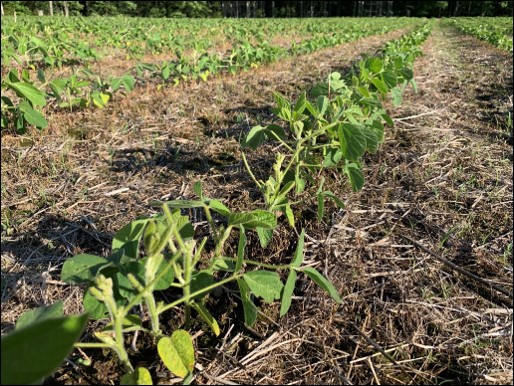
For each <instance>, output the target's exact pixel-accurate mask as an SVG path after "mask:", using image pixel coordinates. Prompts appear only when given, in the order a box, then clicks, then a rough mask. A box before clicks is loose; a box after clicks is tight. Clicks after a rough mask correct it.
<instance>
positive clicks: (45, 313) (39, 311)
mask: <svg viewBox="0 0 514 386" xmlns="http://www.w3.org/2000/svg"><path fill="white" fill-rule="evenodd" d="M63 312H64V303H63V302H62V301H58V302H57V303H55V304H52V305H51V306H47V307H40V308H36V309H34V310H30V311H27V312H25V313H24V314H23V315H21V316H20V317H19V318H18V321H17V322H16V329H17V330H18V329H20V328H23V327H26V326H28V325H30V324H32V323H34V322H39V321H41V320H45V319H52V318H54V319H55V318H59V317H61V316H63Z"/></svg>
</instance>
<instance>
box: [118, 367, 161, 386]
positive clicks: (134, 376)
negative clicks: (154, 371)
mask: <svg viewBox="0 0 514 386" xmlns="http://www.w3.org/2000/svg"><path fill="white" fill-rule="evenodd" d="M120 385H127V386H128V385H153V382H152V375H151V374H150V372H149V371H148V370H147V369H145V368H144V367H138V368H137V369H136V371H135V372H133V373H128V374H125V375H124V376H123V377H122V378H121V381H120Z"/></svg>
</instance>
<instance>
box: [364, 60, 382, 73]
mask: <svg viewBox="0 0 514 386" xmlns="http://www.w3.org/2000/svg"><path fill="white" fill-rule="evenodd" d="M366 64H367V68H368V69H369V70H370V71H371V72H372V73H373V74H378V73H379V72H380V71H382V68H384V63H383V62H382V60H380V59H379V58H371V59H369V60H368V62H367V63H366Z"/></svg>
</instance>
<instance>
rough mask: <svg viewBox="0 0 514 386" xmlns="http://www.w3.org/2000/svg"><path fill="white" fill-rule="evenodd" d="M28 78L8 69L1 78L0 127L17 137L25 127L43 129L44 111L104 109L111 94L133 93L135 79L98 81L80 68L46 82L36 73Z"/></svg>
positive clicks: (123, 78) (130, 76)
mask: <svg viewBox="0 0 514 386" xmlns="http://www.w3.org/2000/svg"><path fill="white" fill-rule="evenodd" d="M36 78H37V79H32V77H31V74H30V73H29V72H28V71H27V70H21V71H15V70H11V71H9V73H8V74H7V75H6V76H5V78H2V85H1V88H2V99H1V112H2V116H1V128H2V131H3V130H12V131H15V132H16V133H17V134H24V133H26V131H27V129H28V127H29V126H34V127H36V128H38V129H40V130H41V129H45V128H46V127H47V126H48V121H47V119H46V117H45V115H44V114H43V112H42V109H43V108H46V110H55V109H68V110H70V111H73V110H75V109H77V108H87V107H95V108H105V107H106V106H107V103H108V102H109V101H110V100H111V99H112V98H113V95H114V94H115V93H117V92H119V91H121V90H123V91H124V92H131V91H132V90H134V87H135V84H136V79H135V78H134V77H133V76H132V75H124V76H121V77H116V78H110V79H108V80H102V79H101V78H100V77H98V76H95V75H94V74H93V73H91V72H90V71H88V70H85V69H82V70H79V71H77V72H76V73H75V74H73V75H71V76H69V77H63V78H57V79H53V80H51V79H47V77H46V75H45V72H44V71H43V70H39V71H38V72H37V75H36Z"/></svg>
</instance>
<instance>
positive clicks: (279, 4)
mask: <svg viewBox="0 0 514 386" xmlns="http://www.w3.org/2000/svg"><path fill="white" fill-rule="evenodd" d="M1 5H2V15H4V14H7V15H9V14H12V13H14V12H17V13H18V14H22V13H28V14H36V15H37V14H39V15H56V14H62V15H66V16H69V15H72V16H97V15H98V16H112V15H128V16H140V17H230V18H253V17H268V18H274V17H277V18H278V17H299V18H303V17H341V16H358V17H362V16H414V17H444V16H450V17H454V16H506V15H509V16H512V10H513V1H398V0H397V1H2V2H1Z"/></svg>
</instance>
